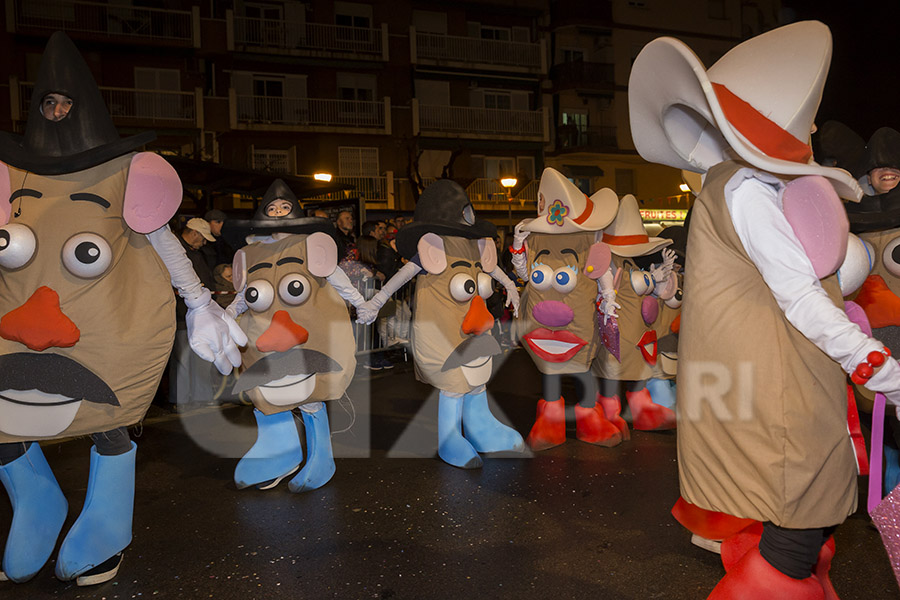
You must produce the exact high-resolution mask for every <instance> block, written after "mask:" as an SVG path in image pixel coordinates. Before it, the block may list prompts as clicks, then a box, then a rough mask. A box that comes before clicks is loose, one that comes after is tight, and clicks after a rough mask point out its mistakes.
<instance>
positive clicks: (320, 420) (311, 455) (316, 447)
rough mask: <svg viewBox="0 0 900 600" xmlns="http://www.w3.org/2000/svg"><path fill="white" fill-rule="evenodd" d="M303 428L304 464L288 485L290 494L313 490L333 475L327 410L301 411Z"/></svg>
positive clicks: (323, 407) (332, 454) (323, 408)
mask: <svg viewBox="0 0 900 600" xmlns="http://www.w3.org/2000/svg"><path fill="white" fill-rule="evenodd" d="M300 413H301V414H302V415H303V428H304V429H306V453H307V458H306V464H305V465H303V468H302V469H300V472H299V473H297V476H296V477H294V478H293V479H291V481H290V483H288V488H290V490H291V491H292V492H308V491H310V490H315V489H318V488H320V487H322V486H323V485H325V484H326V483H328V482H329V481H330V480H331V477H332V476H333V475H334V453H333V452H332V450H331V429H330V428H329V427H328V410H326V408H325V405H324V404H322V408H320V409H319V410H317V411H316V412H313V413H309V412H306V411H305V410H303V409H301V410H300Z"/></svg>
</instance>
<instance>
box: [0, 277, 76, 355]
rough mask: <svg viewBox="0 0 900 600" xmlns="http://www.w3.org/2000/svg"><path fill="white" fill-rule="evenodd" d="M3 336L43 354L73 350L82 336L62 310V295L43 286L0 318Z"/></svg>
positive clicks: (0, 329)
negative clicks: (65, 349)
mask: <svg viewBox="0 0 900 600" xmlns="http://www.w3.org/2000/svg"><path fill="white" fill-rule="evenodd" d="M0 336H3V338H4V339H7V340H12V341H14V342H19V343H21V344H25V345H26V346H27V347H28V348H30V349H32V350H35V351H37V352H41V351H43V350H46V349H47V348H53V347H54V346H55V347H57V348H71V347H72V346H74V345H75V343H76V342H78V340H79V339H80V338H81V332H80V331H79V330H78V327H76V326H75V323H73V322H72V320H71V319H69V317H67V316H66V315H64V314H63V311H62V309H61V308H60V307H59V294H57V293H56V292H55V291H53V290H52V289H50V288H48V287H47V286H45V285H44V286H41V287H39V288H38V289H37V290H35V292H34V293H33V294H32V295H31V298H29V299H28V301H27V302H25V304H23V305H22V306H20V307H19V308H17V309H15V310H12V311H10V312H8V313H6V314H5V315H3V318H0Z"/></svg>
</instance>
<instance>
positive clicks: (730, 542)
mask: <svg viewBox="0 0 900 600" xmlns="http://www.w3.org/2000/svg"><path fill="white" fill-rule="evenodd" d="M762 532H763V525H762V523H760V522H759V521H753V524H752V525H750V526H749V527H746V528H744V529H743V530H741V531H739V532H738V533H736V534H734V535H732V536H729V537H727V538H725V540H723V541H722V552H721V554H722V566H723V567H725V572H726V573H730V572H731V569H732V568H734V566H735V565H736V564H737V563H739V562H740V561H741V559H742V558H744V555H745V554H747V552H749V551H750V550H752V549H753V548H759V540H760V538H761V537H762Z"/></svg>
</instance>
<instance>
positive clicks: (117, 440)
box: [0, 427, 131, 465]
mask: <svg viewBox="0 0 900 600" xmlns="http://www.w3.org/2000/svg"><path fill="white" fill-rule="evenodd" d="M91 439H92V440H93V441H94V446H96V447H97V452H98V453H99V454H102V455H104V456H116V455H119V454H125V453H126V452H128V451H129V450H131V437H129V435H128V429H127V428H125V427H118V428H116V429H113V430H111V431H103V432H101V433H93V434H91ZM33 443H34V442H8V443H6V444H0V465H7V464H9V463H11V462H12V461H14V460H16V459H17V458H19V457H21V456H22V455H24V454H25V453H26V452H28V448H30V447H31V444H33Z"/></svg>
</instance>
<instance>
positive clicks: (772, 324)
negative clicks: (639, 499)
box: [678, 162, 857, 528]
mask: <svg viewBox="0 0 900 600" xmlns="http://www.w3.org/2000/svg"><path fill="white" fill-rule="evenodd" d="M743 166H746V165H742V164H739V163H734V162H728V163H722V164H720V165H717V166H716V167H714V168H712V169H711V170H710V171H709V173H708V174H707V179H706V182H705V184H704V186H703V192H702V193H701V194H700V196H699V197H698V198H697V201H696V203H695V205H694V209H693V216H692V221H691V233H690V237H689V239H688V249H687V264H686V268H685V283H684V298H685V301H684V305H683V306H682V325H681V337H680V340H679V373H678V410H679V413H678V463H679V476H680V482H681V493H682V495H683V496H684V498H685V499H686V500H687V501H689V502H691V503H693V504H696V505H698V506H700V507H701V508H705V509H709V510H715V511H721V512H724V513H728V514H731V515H734V516H737V517H746V518H751V519H758V520H761V521H771V522H773V523H775V524H776V525H779V526H782V527H788V528H813V527H826V526H830V525H835V524H838V523H841V522H842V521H843V520H844V519H845V518H846V517H847V515H849V514H850V513H852V512H853V511H854V510H855V509H856V500H857V490H856V462H855V458H854V455H853V449H852V447H851V443H850V438H849V436H848V435H847V399H846V393H847V391H846V379H845V375H844V373H843V372H842V370H841V368H840V366H839V365H838V364H837V363H836V362H834V361H833V360H832V359H831V358H829V357H828V356H827V355H826V354H825V353H824V352H822V351H821V350H819V349H818V348H817V347H816V346H815V345H813V343H812V342H810V341H809V340H808V339H806V338H805V337H804V336H803V335H802V334H801V333H800V332H799V331H797V330H796V329H795V328H794V327H793V326H792V325H791V324H790V323H789V322H788V320H787V319H786V318H785V316H784V313H783V312H782V311H781V309H780V308H779V307H778V304H777V303H776V302H775V298H774V296H773V295H772V292H771V290H770V289H769V288H768V286H766V284H765V282H764V281H763V279H762V276H761V275H760V273H759V271H758V270H757V268H756V266H755V265H754V263H753V262H752V261H751V260H750V258H749V257H748V256H747V253H746V252H745V250H744V247H743V245H742V243H741V241H740V238H739V237H738V235H737V233H736V232H735V230H734V226H733V224H732V221H731V218H730V215H729V213H728V208H727V206H726V204H725V198H724V187H725V185H726V183H727V182H728V180H729V179H730V178H731V177H732V176H733V175H734V174H735V172H736V171H737V170H738V169H740V168H741V167H743ZM822 285H823V287H824V288H825V290H826V291H827V292H828V293H829V295H830V296H831V297H832V299H833V300H834V301H835V303H836V304H838V303H839V302H840V291H839V290H838V289H837V281H836V278H834V277H830V278H828V279H826V280H824V281H823V282H822Z"/></svg>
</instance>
